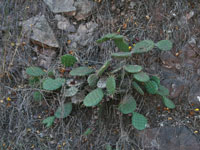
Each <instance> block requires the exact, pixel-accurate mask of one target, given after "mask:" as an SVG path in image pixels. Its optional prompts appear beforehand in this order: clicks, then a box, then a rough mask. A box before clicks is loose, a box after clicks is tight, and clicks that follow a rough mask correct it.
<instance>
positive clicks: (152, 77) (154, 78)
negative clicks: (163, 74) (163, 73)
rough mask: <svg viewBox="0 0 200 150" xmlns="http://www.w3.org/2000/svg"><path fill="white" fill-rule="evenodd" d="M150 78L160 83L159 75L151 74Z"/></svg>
mask: <svg viewBox="0 0 200 150" xmlns="http://www.w3.org/2000/svg"><path fill="white" fill-rule="evenodd" d="M150 80H152V81H155V82H156V83H157V85H158V86H159V85H160V78H159V77H157V76H151V77H150Z"/></svg>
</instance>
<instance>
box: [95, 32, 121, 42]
mask: <svg viewBox="0 0 200 150" xmlns="http://www.w3.org/2000/svg"><path fill="white" fill-rule="evenodd" d="M113 38H115V39H116V38H123V36H122V35H118V34H116V33H109V34H106V35H105V36H103V37H102V38H100V39H98V40H97V41H96V42H97V43H103V42H105V41H108V40H110V39H113Z"/></svg>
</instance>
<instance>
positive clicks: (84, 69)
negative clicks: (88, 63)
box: [69, 67, 94, 76]
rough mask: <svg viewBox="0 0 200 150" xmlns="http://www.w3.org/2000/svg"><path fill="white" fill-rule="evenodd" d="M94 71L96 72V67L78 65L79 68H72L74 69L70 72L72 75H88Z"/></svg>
mask: <svg viewBox="0 0 200 150" xmlns="http://www.w3.org/2000/svg"><path fill="white" fill-rule="evenodd" d="M92 72H94V69H92V68H88V67H78V68H74V69H72V71H70V73H69V74H70V75H71V76H86V75H89V74H91V73H92Z"/></svg>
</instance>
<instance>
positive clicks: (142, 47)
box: [133, 40, 154, 54]
mask: <svg viewBox="0 0 200 150" xmlns="http://www.w3.org/2000/svg"><path fill="white" fill-rule="evenodd" d="M153 48H154V42H153V41H151V40H143V41H141V42H139V43H137V44H136V45H135V47H134V50H133V53H135V54H137V53H144V52H148V51H150V50H152V49H153Z"/></svg>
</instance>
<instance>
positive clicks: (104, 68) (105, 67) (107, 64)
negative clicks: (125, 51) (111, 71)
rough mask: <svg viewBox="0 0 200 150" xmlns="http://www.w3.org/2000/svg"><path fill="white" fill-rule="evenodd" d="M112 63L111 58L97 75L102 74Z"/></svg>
mask: <svg viewBox="0 0 200 150" xmlns="http://www.w3.org/2000/svg"><path fill="white" fill-rule="evenodd" d="M110 63H111V61H110V60H108V61H106V62H105V63H104V65H103V66H102V67H101V68H100V69H99V70H98V71H97V76H101V75H102V74H103V73H104V72H105V71H106V69H107V68H108V67H109V65H110Z"/></svg>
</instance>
